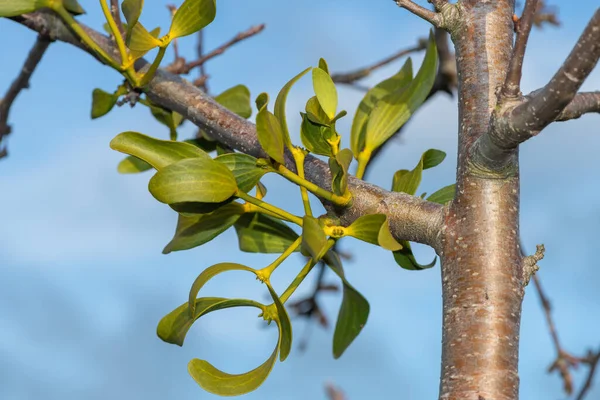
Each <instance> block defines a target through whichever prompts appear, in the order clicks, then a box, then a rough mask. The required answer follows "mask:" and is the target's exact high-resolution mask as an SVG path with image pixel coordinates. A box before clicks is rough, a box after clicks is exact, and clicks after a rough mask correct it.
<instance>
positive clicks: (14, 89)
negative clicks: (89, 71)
mask: <svg viewBox="0 0 600 400" xmlns="http://www.w3.org/2000/svg"><path fill="white" fill-rule="evenodd" d="M43 32H44V31H43V30H41V31H40V34H39V35H38V37H37V39H36V40H35V44H34V45H33V47H32V48H31V50H30V51H29V55H28V56H27V59H26V60H25V63H24V64H23V68H21V71H20V72H19V75H18V76H17V78H16V79H15V80H14V81H13V83H12V84H11V85H10V87H9V88H8V91H7V92H6V94H5V95H4V97H3V98H2V99H0V144H2V139H3V138H4V137H5V136H7V135H9V134H10V132H11V127H10V125H9V124H8V115H9V113H10V108H11V107H12V105H13V103H14V101H15V100H16V98H17V96H18V95H19V93H21V91H22V90H23V89H27V88H29V80H30V78H31V75H32V74H33V71H35V68H36V67H37V65H38V64H39V62H40V61H41V60H42V57H43V56H44V53H45V52H46V50H47V49H48V46H49V45H50V43H51V42H52V40H51V39H50V38H49V37H48V36H47V35H45V34H44V33H43ZM7 154H8V150H7V149H6V147H3V148H0V158H3V157H5V156H6V155H7Z"/></svg>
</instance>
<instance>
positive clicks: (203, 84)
mask: <svg viewBox="0 0 600 400" xmlns="http://www.w3.org/2000/svg"><path fill="white" fill-rule="evenodd" d="M196 52H197V55H198V59H201V58H202V57H203V56H204V30H202V29H201V30H200V31H198V45H197V47H196ZM207 81H208V75H207V74H206V66H205V65H204V63H202V64H200V76H199V77H198V79H196V80H195V81H194V84H195V85H196V86H198V87H199V88H200V89H202V90H204V93H208V84H207Z"/></svg>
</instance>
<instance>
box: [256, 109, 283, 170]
mask: <svg viewBox="0 0 600 400" xmlns="http://www.w3.org/2000/svg"><path fill="white" fill-rule="evenodd" d="M256 133H257V135H258V141H259V143H260V145H261V147H262V148H263V149H264V150H265V152H266V153H267V154H268V155H269V157H271V158H272V159H273V160H275V161H277V162H278V163H280V164H285V159H284V157H283V144H284V139H283V130H282V128H281V124H280V123H279V120H278V119H277V117H276V116H275V115H274V114H272V113H271V112H270V111H269V110H267V109H266V107H264V108H262V109H261V110H260V111H259V112H258V115H257V116H256Z"/></svg>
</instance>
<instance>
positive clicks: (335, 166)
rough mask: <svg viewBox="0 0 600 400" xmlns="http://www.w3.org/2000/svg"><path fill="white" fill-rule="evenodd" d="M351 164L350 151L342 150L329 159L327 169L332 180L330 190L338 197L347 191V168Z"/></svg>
mask: <svg viewBox="0 0 600 400" xmlns="http://www.w3.org/2000/svg"><path fill="white" fill-rule="evenodd" d="M351 162H352V150H350V149H343V150H341V151H340V152H338V153H337V154H336V155H335V157H331V158H329V169H330V170H331V175H332V178H333V181H332V184H331V188H332V189H333V192H334V193H335V194H337V195H338V196H343V195H344V194H345V193H346V190H347V189H348V167H350V163H351Z"/></svg>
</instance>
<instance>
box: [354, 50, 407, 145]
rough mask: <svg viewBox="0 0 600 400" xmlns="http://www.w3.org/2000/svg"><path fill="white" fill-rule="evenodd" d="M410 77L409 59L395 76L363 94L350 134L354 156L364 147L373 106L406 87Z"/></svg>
mask: <svg viewBox="0 0 600 400" xmlns="http://www.w3.org/2000/svg"><path fill="white" fill-rule="evenodd" d="M412 75H413V72H412V61H411V59H410V58H409V59H408V60H406V62H405V63H404V65H403V66H402V68H401V69H400V71H398V73H397V74H396V75H394V76H392V77H391V78H388V79H386V80H384V81H382V82H380V83H378V84H377V85H375V87H373V88H372V89H370V90H369V91H368V92H367V94H365V97H363V99H362V101H361V102H360V104H359V105H358V108H357V109H356V113H355V114H354V119H353V120H352V130H351V132H350V148H351V149H352V152H353V153H354V155H355V156H357V157H358V154H359V153H360V152H361V151H362V150H363V148H364V146H365V135H366V134H367V122H368V121H369V115H370V114H371V111H373V107H375V104H376V103H377V102H378V101H379V100H380V99H382V98H383V97H385V96H387V95H388V94H390V93H392V92H394V91H397V90H399V89H401V88H403V87H405V86H406V85H408V84H409V83H410V81H411V80H412Z"/></svg>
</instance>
